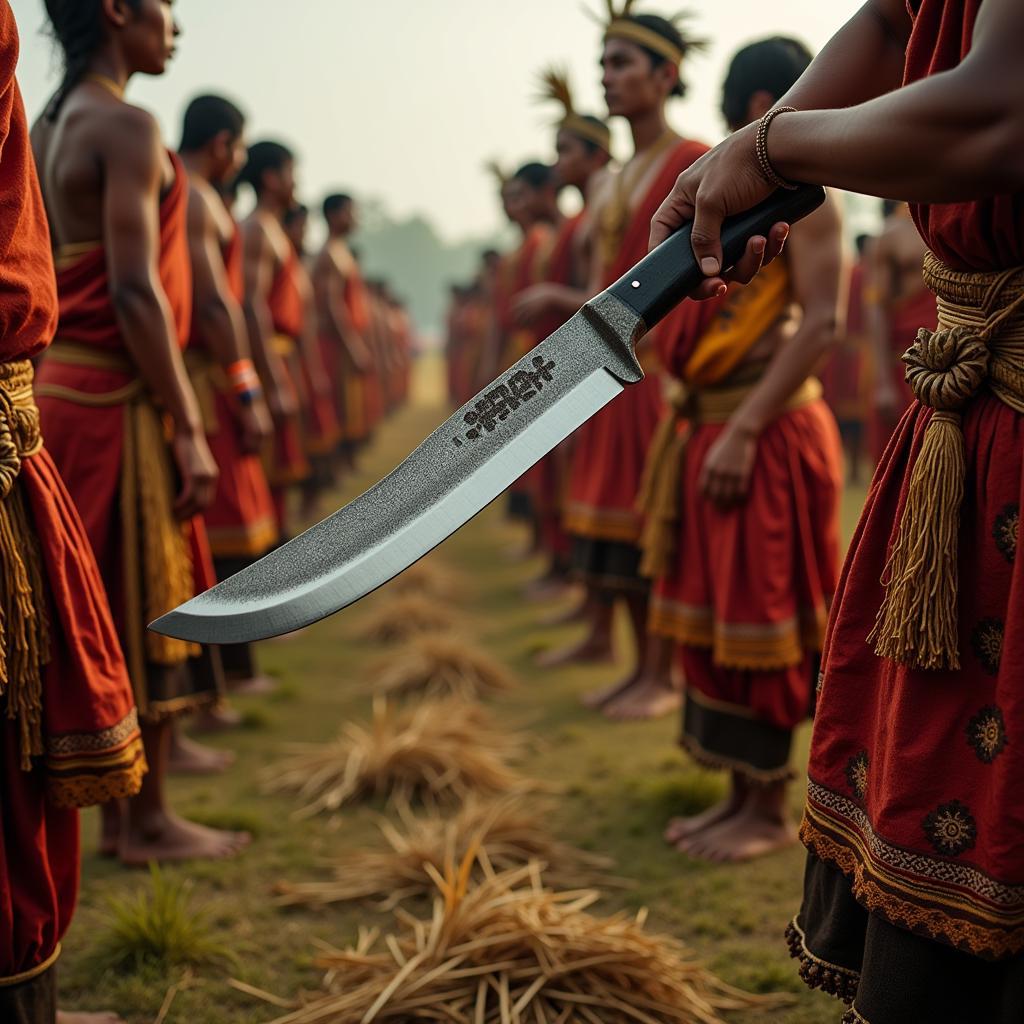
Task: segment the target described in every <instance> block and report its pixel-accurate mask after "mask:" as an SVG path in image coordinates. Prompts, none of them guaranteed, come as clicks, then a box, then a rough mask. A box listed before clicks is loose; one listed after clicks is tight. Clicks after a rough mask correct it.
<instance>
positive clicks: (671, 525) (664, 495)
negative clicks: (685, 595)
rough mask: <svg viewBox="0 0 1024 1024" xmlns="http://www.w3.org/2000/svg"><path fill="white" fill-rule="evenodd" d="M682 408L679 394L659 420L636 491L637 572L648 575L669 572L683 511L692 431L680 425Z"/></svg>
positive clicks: (649, 577) (657, 576)
mask: <svg viewBox="0 0 1024 1024" xmlns="http://www.w3.org/2000/svg"><path fill="white" fill-rule="evenodd" d="M684 409H685V400H684V398H683V396H682V395H680V396H679V400H677V401H673V403H672V408H671V411H670V412H669V413H668V414H667V415H666V416H665V417H664V418H663V419H662V421H661V422H660V423H659V424H658V429H657V431H656V433H655V435H654V438H653V439H652V441H651V447H650V450H649V451H648V454H647V462H646V463H645V465H644V473H643V477H642V478H641V481H640V491H639V494H638V495H637V505H638V507H639V509H640V511H641V513H642V515H643V522H644V525H643V529H642V530H641V531H640V551H641V559H640V574H641V575H642V576H646V577H648V579H658V578H659V577H660V576H666V575H668V573H669V571H670V570H671V568H672V559H673V557H674V556H675V553H676V543H677V540H678V537H679V520H680V515H681V512H682V500H681V499H682V487H683V462H684V458H685V455H686V445H687V443H688V442H689V440H690V435H691V434H692V433H693V431H692V429H691V427H690V426H689V425H686V426H685V427H682V424H683V419H684ZM681 427H682V429H680V428H681Z"/></svg>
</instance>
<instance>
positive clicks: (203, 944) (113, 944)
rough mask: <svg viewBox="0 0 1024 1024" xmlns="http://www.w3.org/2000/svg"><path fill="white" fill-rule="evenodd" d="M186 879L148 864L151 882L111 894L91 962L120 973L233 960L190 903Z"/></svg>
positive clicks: (206, 964) (212, 963)
mask: <svg viewBox="0 0 1024 1024" xmlns="http://www.w3.org/2000/svg"><path fill="white" fill-rule="evenodd" d="M191 890H192V885H191V882H190V881H189V880H188V879H181V880H178V879H174V878H169V877H168V876H167V875H165V874H164V873H163V871H161V870H160V868H159V866H158V865H157V864H152V865H150V885H149V888H148V889H145V888H141V889H139V890H137V891H136V892H135V893H133V894H132V895H130V896H126V897H112V898H111V900H110V904H109V910H108V915H107V922H106V928H105V929H104V930H103V932H102V933H101V936H100V940H99V942H98V943H97V945H96V947H95V948H94V950H93V963H94V966H95V967H97V968H99V969H101V970H109V971H115V972H117V973H120V974H137V973H139V972H140V971H145V970H147V969H152V968H160V969H167V968H173V967H207V966H213V965H217V964H231V965H232V966H234V965H237V963H238V958H237V956H236V954H235V953H234V951H233V950H232V949H231V948H230V947H229V946H227V945H225V944H224V943H223V942H221V941H219V940H218V939H217V938H216V937H215V936H214V934H213V930H212V928H211V927H210V924H209V921H208V918H207V916H206V914H205V913H204V912H203V911H201V910H195V909H193V907H192V905H191Z"/></svg>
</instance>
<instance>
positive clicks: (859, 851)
mask: <svg viewBox="0 0 1024 1024" xmlns="http://www.w3.org/2000/svg"><path fill="white" fill-rule="evenodd" d="M800 838H801V839H802V841H803V842H804V845H806V846H807V847H808V848H809V849H811V850H812V851H813V852H814V853H815V854H816V855H817V856H818V857H819V858H820V859H821V860H823V861H826V862H827V863H830V864H833V865H834V866H835V867H837V868H838V869H839V870H840V871H842V872H843V874H844V875H846V877H847V878H848V879H849V882H850V887H851V890H852V892H853V895H854V896H855V897H856V899H857V900H858V902H860V903H861V904H862V905H863V906H864V907H866V908H867V910H869V911H870V912H872V913H878V914H880V915H881V916H882V917H884V918H885V919H886V920H887V921H889V922H890V923H892V924H894V925H897V926H899V927H903V928H906V929H908V930H911V931H915V932H917V933H922V932H924V933H926V934H927V935H929V936H930V937H931V938H932V939H936V940H941V941H945V942H947V943H949V944H950V945H953V946H956V947H959V948H966V949H967V950H968V951H970V952H971V953H973V954H974V955H976V956H986V955H991V956H995V957H999V958H1001V957H1006V956H1011V955H1014V954H1017V953H1019V952H1020V951H1021V950H1022V949H1024V885H1007V884H1005V883H1002V882H998V881H996V880H995V879H993V878H991V877H990V876H988V875H986V874H985V873H984V872H982V871H980V870H978V869H977V868H974V867H972V866H970V865H969V864H966V863H962V862H957V861H955V860H952V859H943V858H937V857H930V856H928V855H927V854H922V853H917V852H915V851H912V850H907V849H903V848H901V847H898V846H893V845H892V844H890V843H888V842H886V841H885V840H884V839H882V838H881V837H880V836H879V835H878V834H877V833H876V832H875V831H874V829H873V827H872V826H871V823H870V821H869V820H868V818H867V815H866V814H865V813H864V811H863V809H862V808H861V807H859V806H858V805H857V804H855V803H853V801H851V800H848V799H847V798H846V797H844V796H842V795H841V794H839V793H835V792H834V791H832V790H829V789H826V788H825V787H824V786H821V785H819V784H817V783H815V782H814V781H813V780H811V781H809V782H808V805H807V807H806V809H805V811H804V820H803V824H802V825H801V828H800ZM965 894H966V895H965ZM972 897H973V898H972ZM927 904H938V906H934V905H927Z"/></svg>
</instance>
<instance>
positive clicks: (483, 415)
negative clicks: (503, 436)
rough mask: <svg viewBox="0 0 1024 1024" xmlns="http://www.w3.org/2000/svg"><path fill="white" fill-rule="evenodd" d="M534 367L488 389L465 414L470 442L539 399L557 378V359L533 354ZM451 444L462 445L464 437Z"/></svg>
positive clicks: (467, 438) (455, 439)
mask: <svg viewBox="0 0 1024 1024" xmlns="http://www.w3.org/2000/svg"><path fill="white" fill-rule="evenodd" d="M532 362H533V370H517V371H516V372H515V373H513V374H510V375H509V376H508V377H506V378H505V380H503V381H500V382H499V383H498V384H496V385H495V386H494V387H493V388H491V390H490V391H486V392H485V393H484V395H483V397H482V398H481V399H480V401H479V402H477V403H476V405H474V406H473V408H472V409H471V410H470V411H469V412H467V413H466V415H465V416H463V418H462V419H463V422H464V423H465V424H466V425H467V426H468V427H469V430H467V431H466V440H467V441H479V440H480V438H481V437H483V436H484V434H485V433H486V434H489V433H491V432H492V431H493V430H495V429H496V428H497V426H498V424H499V423H504V422H505V420H507V419H508V418H509V416H511V415H512V413H514V412H518V410H519V408H520V406H522V405H523V404H524V403H526V402H529V401H530V399H532V398H536V397H537V395H538V394H539V393H540V392H541V391H543V390H544V385H545V384H550V383H551V381H553V380H554V376H553V375H552V371H553V370H554V369H555V365H556V364H555V361H554V360H553V359H550V360H548V361H546V362H545V360H544V357H543V356H534V357H533V361H532ZM452 444H454V445H455V447H456V448H461V447H462V438H461V437H453V438H452Z"/></svg>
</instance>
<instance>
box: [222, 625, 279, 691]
mask: <svg viewBox="0 0 1024 1024" xmlns="http://www.w3.org/2000/svg"><path fill="white" fill-rule="evenodd" d="M293 635H294V634H292V633H289V634H288V636H289V637H291V636H293ZM279 685H280V684H279V683H278V681H277V680H276V679H275V678H274V677H273V676H268V675H262V674H261V675H258V676H251V677H250V678H249V679H229V680H228V689H229V690H230V691H231V692H232V693H240V694H243V695H244V696H246V697H265V696H266V695H267V694H270V693H276V692H277V688H278V686H279Z"/></svg>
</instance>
